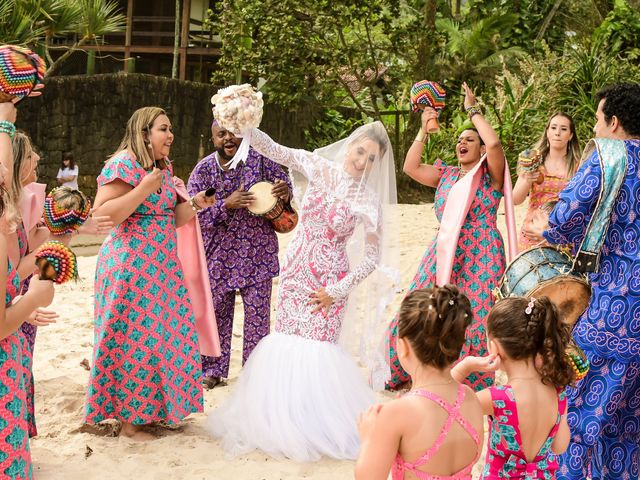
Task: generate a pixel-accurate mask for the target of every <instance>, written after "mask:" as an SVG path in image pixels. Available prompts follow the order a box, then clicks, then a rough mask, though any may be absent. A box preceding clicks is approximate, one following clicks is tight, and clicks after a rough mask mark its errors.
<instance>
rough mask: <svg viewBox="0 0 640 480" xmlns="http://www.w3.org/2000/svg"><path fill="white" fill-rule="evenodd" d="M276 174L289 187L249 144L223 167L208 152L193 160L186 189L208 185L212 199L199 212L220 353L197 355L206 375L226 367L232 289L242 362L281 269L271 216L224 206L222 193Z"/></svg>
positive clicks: (264, 330) (262, 329) (263, 330)
mask: <svg viewBox="0 0 640 480" xmlns="http://www.w3.org/2000/svg"><path fill="white" fill-rule="evenodd" d="M276 180H283V181H285V182H286V183H287V185H288V186H289V189H291V182H290V180H289V177H288V175H287V174H286V173H285V172H284V170H283V169H282V167H280V165H278V164H277V163H275V162H273V161H271V160H269V159H268V158H267V157H264V156H262V155H260V154H259V153H258V152H256V151H255V150H253V149H251V150H250V151H249V156H248V158H247V160H246V162H244V163H243V164H240V165H239V166H238V168H236V169H235V170H229V171H224V170H222V168H221V167H220V165H219V163H218V159H217V155H216V154H215V153H213V154H211V155H209V156H207V157H205V158H203V159H202V160H201V161H200V162H198V164H197V165H196V167H195V168H194V169H193V172H192V173H191V176H190V177H189V182H188V184H187V190H188V191H189V194H190V195H195V194H196V193H198V192H201V191H203V190H207V189H208V188H214V189H215V191H216V193H215V198H216V203H215V205H214V206H213V207H211V208H208V209H205V210H202V211H201V212H198V221H199V222H200V228H201V230H202V239H203V242H204V248H205V253H206V256H207V264H208V270H209V281H210V282H211V293H212V296H213V302H214V309H215V312H216V319H217V323H218V334H219V335H220V347H221V349H222V354H221V356H220V357H217V358H215V357H208V356H204V355H203V356H202V372H203V374H204V376H206V377H208V376H214V377H225V378H226V377H227V375H228V373H229V358H230V355H231V334H232V330H233V310H234V302H235V291H236V290H239V291H240V295H241V296H242V300H243V303H244V316H245V319H244V322H245V327H244V345H243V355H242V360H243V364H244V362H245V361H246V360H247V358H248V357H249V355H250V354H251V352H252V351H253V348H254V347H255V346H256V345H257V343H258V342H259V341H260V340H261V339H262V337H264V336H265V335H267V334H268V333H269V328H270V310H271V280H272V278H273V277H275V276H277V275H278V273H279V270H280V265H279V263H278V239H277V237H276V233H275V231H274V230H273V227H272V225H271V222H269V221H268V220H265V219H264V218H262V217H257V216H255V215H253V214H251V213H250V212H249V211H248V210H247V209H245V208H241V209H237V210H227V209H226V208H225V206H224V199H225V198H227V197H228V196H229V195H231V194H232V193H233V192H234V191H236V190H238V189H239V188H240V187H241V186H243V187H244V189H245V190H248V189H249V188H251V186H252V185H254V184H255V183H257V182H261V181H270V182H275V181H276Z"/></svg>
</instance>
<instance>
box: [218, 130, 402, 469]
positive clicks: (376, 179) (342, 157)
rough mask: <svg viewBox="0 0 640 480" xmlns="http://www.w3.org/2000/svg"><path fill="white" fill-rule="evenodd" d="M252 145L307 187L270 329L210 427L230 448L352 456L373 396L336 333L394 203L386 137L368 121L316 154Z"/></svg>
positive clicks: (268, 143)
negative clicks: (352, 253)
mask: <svg viewBox="0 0 640 480" xmlns="http://www.w3.org/2000/svg"><path fill="white" fill-rule="evenodd" d="M251 146H252V147H253V148H254V149H256V150H257V151H258V152H259V153H261V154H262V155H265V156H266V157H268V158H271V159H272V160H273V161H275V162H278V163H280V164H282V165H284V166H286V167H288V168H289V169H290V170H293V171H294V172H296V173H298V174H302V175H303V176H304V177H305V178H306V179H307V180H308V187H307V189H306V192H305V194H304V198H303V200H302V204H301V206H300V224H299V225H298V229H297V231H296V233H295V236H294V237H293V239H292V240H291V242H290V244H289V247H288V249H287V254H286V259H285V261H284V264H283V267H282V271H281V273H280V282H279V283H280V290H279V292H278V302H277V307H276V324H275V329H274V330H275V331H274V332H273V333H271V334H270V335H268V336H267V337H265V338H264V339H262V340H261V341H260V343H259V344H258V346H257V347H256V349H255V350H254V351H253V353H252V354H251V356H250V357H249V360H248V361H247V363H246V364H245V366H244V369H243V371H242V373H241V375H240V378H239V380H238V385H237V387H236V390H235V391H234V392H233V394H232V396H231V398H230V399H229V400H228V401H227V402H226V403H225V404H224V405H223V406H221V407H220V408H219V409H218V410H216V411H214V412H213V413H212V415H211V416H210V426H211V429H212V431H213V434H214V435H215V436H219V437H222V439H223V445H224V447H225V449H226V450H227V451H228V452H230V453H233V454H238V453H244V452H248V451H250V450H253V449H260V450H263V451H265V452H267V453H268V454H271V455H273V456H276V457H282V456H285V457H288V458H291V459H294V460H298V461H310V460H317V459H318V458H320V457H321V456H323V455H325V456H330V457H333V458H348V459H354V458H356V457H357V454H358V449H359V439H358V432H357V427H356V421H357V417H358V415H359V414H360V413H361V412H362V411H364V410H365V409H366V408H367V407H368V406H369V405H370V404H371V403H372V402H373V400H374V395H373V391H372V390H371V388H369V386H368V385H367V383H366V382H365V380H364V378H363V377H362V375H361V373H360V372H359V370H358V368H357V366H356V364H355V362H354V361H353V359H352V358H351V357H350V356H349V354H347V353H346V352H345V351H344V350H343V348H342V346H341V345H339V344H338V340H339V337H340V333H341V329H342V327H343V322H344V320H345V313H346V306H347V299H348V297H349V293H350V292H351V291H352V290H353V289H354V288H355V287H356V286H357V285H358V284H359V283H360V282H362V281H363V280H364V279H365V278H367V277H368V276H369V275H370V274H371V273H372V272H373V271H374V270H375V269H376V267H377V266H378V265H379V261H380V257H381V249H382V248H381V245H382V224H383V222H382V211H383V206H384V205H385V204H388V203H390V202H393V203H395V176H394V170H393V161H392V152H391V145H390V143H389V139H388V137H387V134H386V131H385V130H384V127H383V126H382V124H381V123H380V122H375V123H373V124H369V125H365V126H363V127H360V128H359V129H357V130H356V131H355V132H354V133H353V134H352V135H351V136H350V137H349V138H348V139H346V140H342V141H340V142H338V143H336V144H333V145H331V146H329V147H325V148H323V149H320V150H317V151H315V152H313V153H311V152H307V151H305V150H294V149H290V148H287V147H283V146H281V145H279V144H277V143H275V142H274V141H273V140H271V138H269V137H268V136H267V135H266V134H264V133H263V132H261V131H259V130H253V131H252V133H251ZM359 228H361V229H362V231H363V236H364V240H363V243H358V244H357V248H359V249H360V251H361V252H362V260H361V261H360V263H358V264H356V265H354V266H350V264H349V258H348V256H347V243H348V242H349V240H350V238H351V237H352V236H353V235H354V232H357V231H358V229H359ZM358 235H359V234H356V237H354V238H359V236H358Z"/></svg>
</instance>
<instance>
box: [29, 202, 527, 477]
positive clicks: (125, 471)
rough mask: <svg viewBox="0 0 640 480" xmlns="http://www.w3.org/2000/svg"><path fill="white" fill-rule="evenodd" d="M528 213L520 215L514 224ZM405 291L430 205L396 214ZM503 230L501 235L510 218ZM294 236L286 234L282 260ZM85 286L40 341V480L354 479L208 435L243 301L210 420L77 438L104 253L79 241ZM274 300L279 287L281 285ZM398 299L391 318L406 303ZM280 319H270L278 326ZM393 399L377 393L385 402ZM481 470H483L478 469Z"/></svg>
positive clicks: (334, 466) (61, 304) (429, 226)
mask: <svg viewBox="0 0 640 480" xmlns="http://www.w3.org/2000/svg"><path fill="white" fill-rule="evenodd" d="M523 214H524V210H523V209H522V208H520V209H519V210H518V211H517V222H518V225H520V221H521V219H522V216H523ZM394 224H395V227H394V228H395V229H396V231H397V233H398V240H397V241H398V245H397V248H398V252H399V255H400V267H401V278H402V285H403V286H407V285H409V283H410V281H411V279H412V277H413V275H414V273H415V271H416V269H417V267H418V264H419V261H420V259H421V257H422V255H423V253H424V250H425V248H426V246H427V245H428V244H429V242H430V241H431V239H432V238H433V236H434V235H435V232H436V225H437V224H436V220H435V216H434V213H433V205H431V204H425V205H398V206H397V207H396V211H395V216H394ZM499 226H500V228H501V229H502V230H503V231H504V217H503V216H502V215H501V216H500V219H499ZM290 238H291V234H288V235H283V236H280V245H281V248H280V255H281V258H282V255H283V253H284V252H285V249H286V245H287V243H288V241H289V239H290ZM75 244H76V248H75V250H76V252H77V253H78V255H85V256H82V257H79V259H78V263H79V269H80V276H81V280H80V281H79V282H78V283H77V284H67V285H62V286H59V287H57V288H58V290H57V292H56V298H55V300H54V303H53V305H52V308H53V309H55V310H56V311H57V312H58V313H59V314H60V316H61V318H60V320H59V321H58V323H57V324H55V325H53V326H50V327H47V328H44V329H41V330H40V331H39V333H38V337H37V341H36V350H35V359H34V374H35V378H36V416H37V424H38V430H39V433H40V435H39V436H38V437H37V438H35V439H32V442H31V449H32V457H33V461H34V474H35V478H36V479H38V480H49V479H65V480H73V479H78V480H93V479H110V480H111V479H113V480H115V479H128V478H143V479H224V480H226V479H247V480H248V479H252V480H253V479H261V480H262V479H264V480H279V479H302V478H308V479H318V480H320V479H326V480H329V479H331V480H336V479H347V478H353V473H352V472H353V465H354V464H353V462H349V461H335V460H330V459H323V460H321V461H319V462H315V463H310V464H297V463H294V462H292V461H289V460H285V459H281V460H276V459H273V458H270V457H268V456H267V455H264V454H262V453H260V452H254V453H252V454H250V455H247V456H243V457H239V458H227V457H226V456H225V454H224V452H223V451H222V450H221V448H220V445H219V443H218V442H217V441H216V440H214V439H213V438H211V437H210V436H209V435H208V434H207V433H206V431H205V428H204V425H205V420H206V412H208V411H210V410H211V409H212V408H214V407H215V406H216V405H217V404H219V403H220V402H221V401H222V400H224V399H225V398H226V397H227V395H229V393H230V392H231V390H232V389H233V387H234V384H235V382H236V378H237V376H238V373H239V371H240V362H241V353H242V351H241V348H242V339H241V332H242V306H241V303H240V298H239V297H237V299H236V316H235V319H236V321H235V325H234V338H233V345H232V347H233V353H232V358H231V372H230V379H229V385H228V386H226V387H220V388H215V389H214V390H210V391H205V413H204V414H196V415H192V416H191V417H189V418H188V419H187V420H186V421H185V422H184V429H183V431H182V432H180V433H173V432H172V433H169V434H167V435H166V436H164V437H163V438H160V439H158V440H155V441H153V442H150V443H146V444H139V443H134V442H131V441H129V440H127V439H125V438H111V437H99V436H96V435H93V434H90V433H77V431H76V430H77V429H78V427H80V426H81V424H82V418H83V409H84V395H85V391H86V386H87V382H88V377H89V375H88V373H89V372H88V371H87V370H86V369H85V368H83V367H82V366H81V362H82V361H83V360H84V359H87V360H89V361H90V360H91V351H92V346H93V345H92V343H93V284H94V272H95V264H96V256H95V254H96V252H97V249H98V247H97V246H96V245H95V239H90V238H85V237H79V238H77V239H76V241H75ZM273 291H274V301H273V302H272V305H275V295H276V294H277V279H276V281H275V284H274V289H273ZM403 295H404V294H403V293H399V294H398V295H397V296H396V299H395V301H394V303H393V304H392V305H391V306H390V318H391V315H393V312H394V311H395V310H396V308H397V306H398V305H399V303H400V301H401V300H402V298H403ZM273 318H275V316H274V315H272V319H273ZM390 398H391V396H390V395H389V394H386V393H380V394H379V399H380V401H388V400H389V399H390ZM479 468H480V465H477V468H476V471H477V470H478V469H479Z"/></svg>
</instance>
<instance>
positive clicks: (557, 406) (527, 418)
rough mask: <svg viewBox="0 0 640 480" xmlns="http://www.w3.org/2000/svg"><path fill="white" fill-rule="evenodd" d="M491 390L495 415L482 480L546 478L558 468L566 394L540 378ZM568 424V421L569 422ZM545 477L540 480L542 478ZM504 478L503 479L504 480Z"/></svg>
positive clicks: (521, 380) (520, 381)
mask: <svg viewBox="0 0 640 480" xmlns="http://www.w3.org/2000/svg"><path fill="white" fill-rule="evenodd" d="M510 383H511V384H512V385H504V386H499V387H490V389H489V391H490V394H491V401H492V404H493V415H492V420H491V426H490V436H489V448H488V451H487V458H486V464H485V468H484V471H483V477H482V478H498V476H499V475H502V476H504V475H505V474H507V473H508V474H509V477H507V478H520V477H521V476H523V475H524V474H525V473H526V474H527V475H529V476H530V478H546V477H545V476H544V472H555V471H556V470H557V468H558V464H557V459H556V457H555V455H554V449H553V446H554V440H556V437H557V434H558V430H559V429H560V428H561V427H566V425H562V424H561V415H563V414H564V413H565V411H566V399H565V396H564V393H560V392H558V391H557V390H556V389H555V388H554V387H551V386H548V385H544V384H542V382H541V381H540V379H539V378H537V379H530V380H529V379H517V380H516V379H514V380H512V381H511V382H510ZM565 423H566V422H565ZM539 474H540V475H543V476H542V477H540V475H539ZM501 478H502V477H501Z"/></svg>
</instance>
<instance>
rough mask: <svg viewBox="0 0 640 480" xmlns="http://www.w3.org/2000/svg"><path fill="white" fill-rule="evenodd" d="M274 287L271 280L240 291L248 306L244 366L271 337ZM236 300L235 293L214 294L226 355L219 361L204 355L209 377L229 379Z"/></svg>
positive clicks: (203, 368)
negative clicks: (264, 339) (263, 341)
mask: <svg viewBox="0 0 640 480" xmlns="http://www.w3.org/2000/svg"><path fill="white" fill-rule="evenodd" d="M272 284H273V281H272V279H269V280H266V281H264V282H260V283H256V284H254V285H249V286H247V287H244V288H241V289H239V291H240V296H241V297H242V303H243V305H244V332H243V340H244V342H243V348H242V364H243V365H244V362H246V361H247V358H249V355H251V352H252V351H253V349H254V348H255V346H256V345H257V344H258V342H259V341H260V340H262V339H263V338H264V337H266V336H267V335H268V334H269V328H270V324H271V287H272ZM235 297H236V291H235V290H231V291H227V292H213V307H214V309H215V312H216V320H217V323H218V335H219V336H220V350H221V352H222V354H221V355H220V356H219V357H208V356H206V355H202V373H203V375H204V376H205V377H222V378H227V377H228V376H229V359H230V357H231V336H232V332H233V310H234V307H235Z"/></svg>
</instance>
